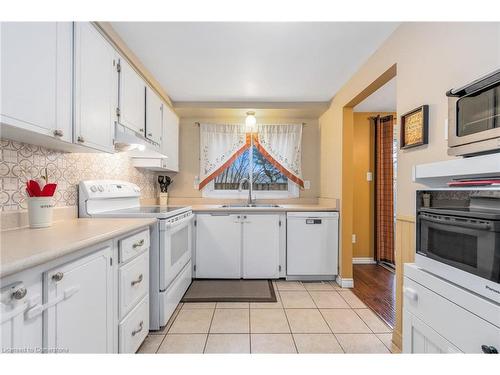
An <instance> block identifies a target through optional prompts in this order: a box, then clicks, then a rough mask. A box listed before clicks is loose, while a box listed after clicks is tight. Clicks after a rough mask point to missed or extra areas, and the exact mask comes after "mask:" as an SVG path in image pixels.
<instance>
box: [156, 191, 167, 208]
mask: <svg viewBox="0 0 500 375" xmlns="http://www.w3.org/2000/svg"><path fill="white" fill-rule="evenodd" d="M158 204H159V205H160V206H167V205H168V193H159V194H158Z"/></svg>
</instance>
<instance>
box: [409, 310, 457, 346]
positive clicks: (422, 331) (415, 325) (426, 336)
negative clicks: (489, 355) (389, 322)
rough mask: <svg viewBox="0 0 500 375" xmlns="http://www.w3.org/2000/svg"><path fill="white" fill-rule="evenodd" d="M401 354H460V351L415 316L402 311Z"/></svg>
mask: <svg viewBox="0 0 500 375" xmlns="http://www.w3.org/2000/svg"><path fill="white" fill-rule="evenodd" d="M403 353H421V354H428V353H460V350H459V349H458V348H457V347H455V346H454V345H453V344H452V343H450V342H449V341H448V340H446V339H445V338H444V337H443V336H441V335H440V334H439V333H437V332H436V331H435V330H433V329H432V328H431V327H429V326H428V325H427V324H425V323H424V322H423V321H421V320H420V319H419V318H417V317H416V316H415V315H413V314H412V313H410V312H409V311H408V310H406V309H404V310H403Z"/></svg>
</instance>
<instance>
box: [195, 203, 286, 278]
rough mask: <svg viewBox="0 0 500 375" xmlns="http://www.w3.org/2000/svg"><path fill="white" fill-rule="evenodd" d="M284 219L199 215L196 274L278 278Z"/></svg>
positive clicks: (256, 215)
mask: <svg viewBox="0 0 500 375" xmlns="http://www.w3.org/2000/svg"><path fill="white" fill-rule="evenodd" d="M282 221H283V220H282V217H281V215H279V214H249V213H208V214H198V215H197V217H196V257H195V262H196V265H195V277H196V278H220V279H239V278H244V279H260V278H263V279H274V278H278V277H279V272H280V268H281V266H280V245H281V238H282V236H281V231H282V230H283V229H284V226H283V225H282Z"/></svg>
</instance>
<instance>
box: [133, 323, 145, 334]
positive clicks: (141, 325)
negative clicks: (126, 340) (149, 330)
mask: <svg viewBox="0 0 500 375" xmlns="http://www.w3.org/2000/svg"><path fill="white" fill-rule="evenodd" d="M143 326H144V321H142V320H141V322H140V323H139V328H137V329H136V330H135V331H132V336H135V335H137V334H138V333H139V332H141V331H142V328H143Z"/></svg>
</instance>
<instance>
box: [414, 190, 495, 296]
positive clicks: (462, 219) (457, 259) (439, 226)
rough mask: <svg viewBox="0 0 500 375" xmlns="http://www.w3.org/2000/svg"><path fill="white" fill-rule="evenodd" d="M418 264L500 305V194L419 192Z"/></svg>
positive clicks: (481, 191)
mask: <svg viewBox="0 0 500 375" xmlns="http://www.w3.org/2000/svg"><path fill="white" fill-rule="evenodd" d="M416 263H417V265H419V266H420V267H422V268H424V269H426V270H427V271H429V272H431V273H433V274H436V275H437V276H440V277H442V278H444V279H447V280H449V281H451V282H453V283H455V284H457V285H459V286H461V287H463V288H466V289H469V290H471V291H473V292H475V293H478V294H480V295H482V296H484V297H487V298H489V299H491V300H494V301H496V302H500V191H499V190H496V191H495V190H427V191H419V192H417V248H416Z"/></svg>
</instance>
